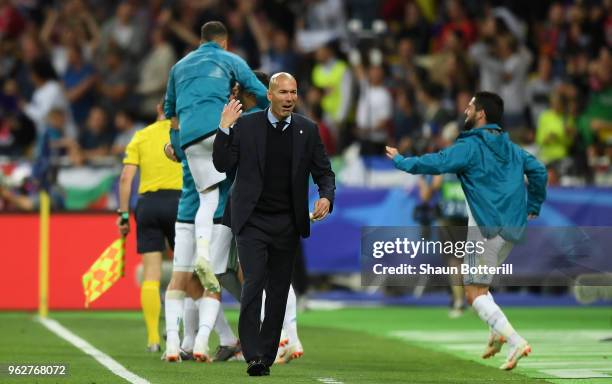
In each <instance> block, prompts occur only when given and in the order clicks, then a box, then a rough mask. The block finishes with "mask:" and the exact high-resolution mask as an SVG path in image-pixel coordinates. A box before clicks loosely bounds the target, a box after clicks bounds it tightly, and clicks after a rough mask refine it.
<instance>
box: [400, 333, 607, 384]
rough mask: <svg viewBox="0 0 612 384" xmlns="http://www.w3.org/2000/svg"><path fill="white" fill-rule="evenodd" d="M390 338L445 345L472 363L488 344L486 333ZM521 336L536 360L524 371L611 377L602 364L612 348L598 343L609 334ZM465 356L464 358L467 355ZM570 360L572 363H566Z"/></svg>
mask: <svg viewBox="0 0 612 384" xmlns="http://www.w3.org/2000/svg"><path fill="white" fill-rule="evenodd" d="M390 334H391V335H392V336H395V337H397V338H399V339H403V340H407V341H418V342H423V343H428V344H431V343H434V344H438V345H442V349H445V350H447V351H449V352H451V353H454V354H456V353H459V352H468V353H469V354H471V355H473V358H470V359H469V360H473V361H479V359H478V358H477V356H478V355H479V352H480V351H481V350H482V348H483V343H482V341H480V340H486V335H487V332H486V331H485V332H483V331H439V332H436V333H435V334H434V335H430V334H429V333H427V332H423V331H414V330H410V331H407V330H399V331H393V332H391V333H390ZM522 334H523V335H524V336H525V337H526V338H527V340H529V341H530V342H531V343H532V344H531V345H532V346H535V350H534V356H532V358H530V359H527V360H526V361H521V364H520V365H521V366H522V367H524V368H530V369H533V370H536V371H539V372H541V373H544V374H547V375H551V376H554V377H555V378H557V377H558V378H572V379H579V378H610V377H612V376H611V375H612V366H610V363H609V362H607V361H602V360H601V358H606V357H607V356H610V355H611V354H612V348H610V346H609V345H607V344H605V343H600V342H599V341H600V340H601V339H603V338H604V337H609V336H610V330H602V329H598V330H583V331H576V330H527V331H525V332H523V333H522ZM477 340H478V342H477ZM462 355H463V356H464V357H465V354H462ZM569 357H571V358H572V362H569V361H568V360H567V359H568V358H569ZM593 358H597V360H594V359H593ZM485 365H488V364H485Z"/></svg>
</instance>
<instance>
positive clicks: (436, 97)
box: [415, 83, 453, 154]
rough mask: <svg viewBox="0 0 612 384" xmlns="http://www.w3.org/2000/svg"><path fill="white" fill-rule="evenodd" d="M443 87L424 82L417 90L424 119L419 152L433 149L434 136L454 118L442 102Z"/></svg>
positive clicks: (417, 146) (418, 145)
mask: <svg viewBox="0 0 612 384" xmlns="http://www.w3.org/2000/svg"><path fill="white" fill-rule="evenodd" d="M442 92H443V89H442V87H440V86H439V85H437V84H435V83H427V84H424V85H423V87H422V88H421V89H419V90H418V91H417V100H418V102H419V103H420V104H421V106H422V121H423V125H422V127H421V133H420V141H419V143H417V144H416V146H415V150H416V152H417V154H422V153H425V152H431V151H432V150H433V148H434V147H433V142H432V140H433V138H434V137H435V136H437V135H439V134H440V132H442V128H443V127H444V126H445V125H446V123H448V122H450V121H452V120H453V114H452V113H451V112H450V111H448V110H446V109H444V108H443V107H442V104H441V97H442Z"/></svg>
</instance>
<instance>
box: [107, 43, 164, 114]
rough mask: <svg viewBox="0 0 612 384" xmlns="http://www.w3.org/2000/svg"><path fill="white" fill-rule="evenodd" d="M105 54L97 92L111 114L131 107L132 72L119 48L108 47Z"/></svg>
mask: <svg viewBox="0 0 612 384" xmlns="http://www.w3.org/2000/svg"><path fill="white" fill-rule="evenodd" d="M105 56H106V58H105V62H104V65H103V67H102V68H101V70H100V74H101V77H102V79H104V80H103V81H100V82H99V83H98V93H99V94H100V104H101V105H102V106H103V107H104V108H105V109H106V110H107V111H108V112H109V113H110V114H111V115H113V114H115V113H116V112H117V111H118V110H119V109H121V108H128V107H132V105H131V104H133V103H134V100H133V99H130V94H131V86H132V84H134V81H133V76H134V74H133V72H132V70H131V69H130V64H129V63H128V62H127V61H126V60H125V56H124V55H123V53H122V51H121V50H120V49H119V48H111V49H109V50H108V51H107V53H106V55H105ZM160 76H165V75H161V74H160Z"/></svg>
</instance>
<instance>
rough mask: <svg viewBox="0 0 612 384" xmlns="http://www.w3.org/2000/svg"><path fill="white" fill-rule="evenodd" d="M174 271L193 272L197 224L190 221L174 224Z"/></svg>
mask: <svg viewBox="0 0 612 384" xmlns="http://www.w3.org/2000/svg"><path fill="white" fill-rule="evenodd" d="M174 231H175V235H174V260H173V261H172V270H173V271H174V272H193V271H194V265H195V260H196V243H195V225H194V224H190V223H179V222H177V223H175V224H174Z"/></svg>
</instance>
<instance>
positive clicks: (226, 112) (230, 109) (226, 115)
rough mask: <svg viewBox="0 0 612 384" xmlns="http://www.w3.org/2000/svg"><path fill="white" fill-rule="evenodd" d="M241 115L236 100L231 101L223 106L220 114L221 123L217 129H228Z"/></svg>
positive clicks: (238, 102) (240, 105) (240, 107)
mask: <svg viewBox="0 0 612 384" xmlns="http://www.w3.org/2000/svg"><path fill="white" fill-rule="evenodd" d="M241 114H242V104H241V103H240V101H239V100H238V99H234V100H231V101H230V102H229V103H227V104H225V105H224V106H223V112H221V123H219V127H221V128H224V129H225V128H230V127H231V126H232V125H234V123H235V122H236V120H238V118H239V117H240V115H241Z"/></svg>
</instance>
